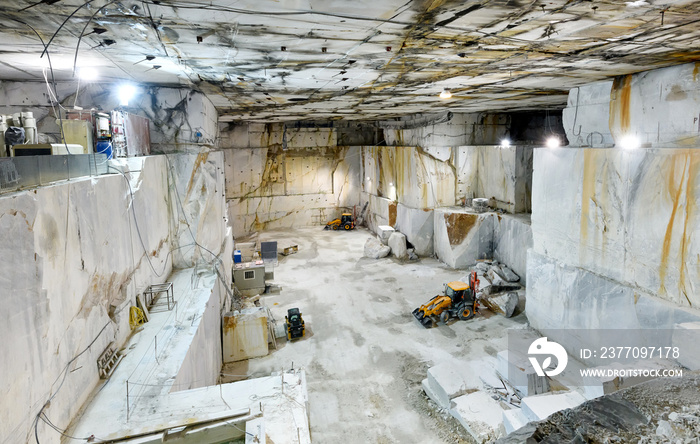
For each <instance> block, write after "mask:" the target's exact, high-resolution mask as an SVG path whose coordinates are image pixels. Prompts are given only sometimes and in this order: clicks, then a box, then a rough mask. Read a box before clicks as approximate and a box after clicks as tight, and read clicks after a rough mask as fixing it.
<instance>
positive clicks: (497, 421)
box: [450, 391, 505, 443]
mask: <svg viewBox="0 0 700 444" xmlns="http://www.w3.org/2000/svg"><path fill="white" fill-rule="evenodd" d="M452 402H453V403H454V406H453V407H452V409H450V414H451V415H452V416H453V417H454V418H455V419H456V420H457V421H459V423H460V424H462V427H464V428H465V430H466V431H467V432H468V433H469V434H470V435H471V436H472V438H474V440H475V441H476V442H477V443H485V442H491V441H493V440H495V439H497V438H499V437H500V436H502V435H503V434H504V432H505V429H504V427H503V408H502V407H501V405H500V404H499V403H498V401H496V400H495V399H493V398H491V396H489V395H488V394H487V393H485V392H482V391H477V392H474V393H470V394H468V395H462V396H459V397H457V398H455V399H453V400H452Z"/></svg>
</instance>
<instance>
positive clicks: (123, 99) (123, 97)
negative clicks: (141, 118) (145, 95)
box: [117, 84, 136, 106]
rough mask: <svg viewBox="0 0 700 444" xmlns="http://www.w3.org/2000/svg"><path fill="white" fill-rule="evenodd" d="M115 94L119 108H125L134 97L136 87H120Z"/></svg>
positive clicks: (128, 85)
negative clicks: (116, 94) (117, 96)
mask: <svg viewBox="0 0 700 444" xmlns="http://www.w3.org/2000/svg"><path fill="white" fill-rule="evenodd" d="M117 93H118V95H119V104H120V105H121V106H127V105H129V100H131V99H133V98H134V96H135V95H136V87H135V86H134V85H130V84H125V85H121V86H120V87H119V91H118V92H117Z"/></svg>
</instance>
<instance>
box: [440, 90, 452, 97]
mask: <svg viewBox="0 0 700 444" xmlns="http://www.w3.org/2000/svg"><path fill="white" fill-rule="evenodd" d="M451 97H452V93H451V92H450V90H449V89H447V88H445V89H443V90H442V92H441V93H440V98H441V99H449V98H451Z"/></svg>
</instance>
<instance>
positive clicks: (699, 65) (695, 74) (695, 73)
mask: <svg viewBox="0 0 700 444" xmlns="http://www.w3.org/2000/svg"><path fill="white" fill-rule="evenodd" d="M698 71H700V62H695V67H694V68H693V82H697V81H698Z"/></svg>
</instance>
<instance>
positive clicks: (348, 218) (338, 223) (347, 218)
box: [324, 213, 355, 230]
mask: <svg viewBox="0 0 700 444" xmlns="http://www.w3.org/2000/svg"><path fill="white" fill-rule="evenodd" d="M354 228H355V218H354V217H352V214H350V213H343V214H342V215H341V216H340V218H338V219H333V220H332V221H330V222H328V223H327V224H326V226H325V228H324V230H339V229H343V230H352V229H354Z"/></svg>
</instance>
